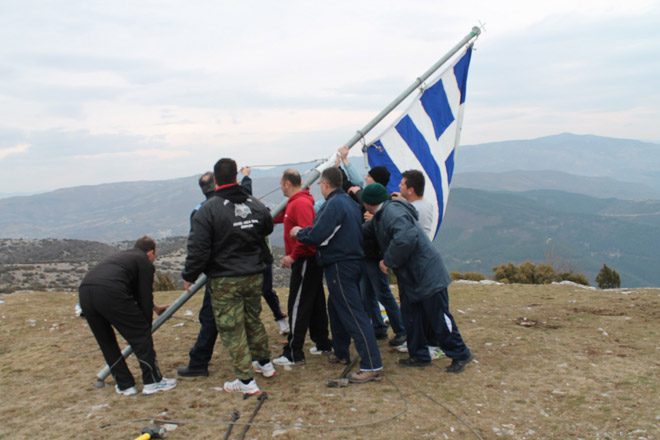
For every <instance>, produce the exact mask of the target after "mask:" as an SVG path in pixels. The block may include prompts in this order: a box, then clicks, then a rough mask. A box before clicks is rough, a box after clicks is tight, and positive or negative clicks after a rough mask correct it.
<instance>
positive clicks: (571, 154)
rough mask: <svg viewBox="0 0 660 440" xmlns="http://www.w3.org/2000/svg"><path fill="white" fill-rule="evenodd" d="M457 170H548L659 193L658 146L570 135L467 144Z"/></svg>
mask: <svg viewBox="0 0 660 440" xmlns="http://www.w3.org/2000/svg"><path fill="white" fill-rule="evenodd" d="M456 170H457V172H495V173H499V172H503V171H516V170H527V171H529V170H551V171H560V172H564V173H570V174H575V175H580V176H592V177H609V178H612V179H616V180H619V181H625V182H636V183H642V184H644V185H647V186H649V187H652V188H654V189H655V190H660V145H658V144H652V143H647V142H641V141H636V140H632V139H614V138H606V137H601V136H593V135H575V134H568V133H565V134H560V135H555V136H547V137H542V138H538V139H529V140H516V141H504V142H491V143H485V144H479V145H465V146H461V147H460V149H459V151H458V153H457V155H456ZM573 192H579V191H573Z"/></svg>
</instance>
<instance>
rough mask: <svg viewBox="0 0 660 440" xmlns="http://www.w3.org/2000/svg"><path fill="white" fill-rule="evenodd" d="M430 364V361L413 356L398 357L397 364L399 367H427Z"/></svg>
mask: <svg viewBox="0 0 660 440" xmlns="http://www.w3.org/2000/svg"><path fill="white" fill-rule="evenodd" d="M429 365H431V361H420V360H419V359H415V358H411V357H409V358H405V359H399V366H400V367H417V368H421V367H428V366H429Z"/></svg>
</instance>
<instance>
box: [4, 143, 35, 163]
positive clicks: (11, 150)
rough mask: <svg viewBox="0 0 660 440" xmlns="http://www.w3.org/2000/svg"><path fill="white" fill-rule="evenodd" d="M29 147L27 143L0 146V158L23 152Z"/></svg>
mask: <svg viewBox="0 0 660 440" xmlns="http://www.w3.org/2000/svg"><path fill="white" fill-rule="evenodd" d="M29 149H30V146H29V145H28V144H18V145H14V146H12V147H5V148H0V160H2V159H4V158H6V157H9V156H12V155H15V154H24V153H27V151H28V150H29Z"/></svg>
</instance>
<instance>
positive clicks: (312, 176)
mask: <svg viewBox="0 0 660 440" xmlns="http://www.w3.org/2000/svg"><path fill="white" fill-rule="evenodd" d="M480 34H481V29H479V27H477V26H475V27H473V28H472V30H471V31H470V33H469V34H467V35H466V36H465V37H463V39H462V40H461V41H460V42H458V44H456V46H454V47H453V48H452V49H451V50H450V51H449V52H447V54H445V56H443V57H442V58H440V59H439V60H438V61H437V62H436V63H435V64H433V65H432V66H431V67H430V68H429V69H428V70H427V71H426V72H424V73H423V74H422V76H420V77H419V78H417V79H416V80H415V81H414V82H413V83H412V84H411V85H410V86H409V87H408V88H407V89H406V90H404V91H403V92H402V93H401V94H400V95H399V96H397V97H396V99H394V101H392V102H391V103H390V104H389V105H388V106H387V107H385V108H384V109H383V110H382V111H381V112H380V113H379V114H378V115H376V117H375V118H373V119H372V120H371V121H370V122H369V123H368V124H367V125H365V126H364V127H363V128H362V130H358V131H357V132H356V133H355V134H354V135H353V137H352V138H350V139H349V140H348V142H346V144H345V145H346V146H347V147H348V148H352V147H353V146H354V145H355V144H356V143H357V142H358V141H359V140H360V139H362V138H363V137H364V136H365V135H366V134H367V133H368V132H369V131H371V130H372V129H373V128H374V127H375V126H376V125H378V123H379V122H380V121H382V120H383V119H385V117H386V116H387V115H388V114H389V113H390V112H391V111H392V110H394V109H395V108H396V107H397V106H398V105H399V104H401V103H402V102H403V101H404V100H405V99H406V98H407V97H408V95H410V94H411V93H412V92H414V91H415V90H417V88H418V87H419V86H421V85H422V84H423V83H424V81H426V80H427V79H428V78H429V77H430V76H431V75H433V73H434V72H435V71H436V70H438V69H439V68H440V67H442V65H443V64H445V63H446V62H447V61H448V60H449V59H450V58H451V57H452V56H454V55H455V54H456V53H457V52H458V51H459V50H461V49H462V48H463V47H464V46H465V45H466V44H468V43H469V42H470V41H471V40H472V39H475V38H476V37H478V36H479V35H480ZM335 157H336V155H332V156H330V158H328V160H327V161H325V162H324V163H322V164H321V165H319V166H317V167H316V168H314V169H313V170H312V171H311V172H310V173H309V175H308V176H307V177H306V178H305V181H304V182H303V184H302V187H303V188H309V187H310V185H311V184H312V183H314V182H315V181H316V180H317V179H318V178H319V177H320V176H321V172H322V171H323V170H324V169H326V168H328V167H331V166H333V165H334V163H335ZM287 200H288V199H287V198H285V199H284V200H282V202H281V203H280V204H279V205H277V207H275V209H273V210H272V211H271V214H272V215H273V217H274V216H276V215H277V214H279V213H280V212H282V210H283V209H284V207H285V206H286V203H287ZM206 280H207V278H206V275H203V274H202V275H201V276H200V277H199V278H198V279H197V281H196V282H195V284H193V285H192V286H190V288H188V290H186V291H184V292H183V293H182V294H181V296H179V298H177V300H176V301H174V302H173V303H172V304H171V305H170V306H169V307H168V308H167V310H165V312H163V314H162V315H160V316H159V317H158V318H157V319H156V321H154V323H153V325H152V326H151V333H153V332H155V331H156V330H157V329H158V328H159V327H160V326H161V325H162V324H163V323H164V322H165V321H167V319H169V317H170V316H172V315H173V314H174V313H176V311H177V310H179V309H180V308H181V306H183V304H184V303H185V302H186V301H188V300H189V299H190V297H192V296H193V295H194V294H195V293H196V292H197V291H198V290H199V289H200V288H201V287H202V286H204V284H206ZM132 352H133V349H132V348H131V346H130V345H129V346H127V347H126V348H124V350H122V355H123V356H124V357H127V356H128V355H130V354H131V353H132ZM109 375H110V368H109V367H108V366H107V365H106V366H105V367H103V368H101V370H100V371H99V372H98V373H97V375H96V379H97V381H96V387H102V386H103V385H104V381H105V379H106V378H107V377H108V376H109Z"/></svg>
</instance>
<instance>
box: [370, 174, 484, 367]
mask: <svg viewBox="0 0 660 440" xmlns="http://www.w3.org/2000/svg"><path fill="white" fill-rule="evenodd" d="M362 202H363V203H364V207H365V209H366V210H367V211H369V212H370V213H372V214H374V217H373V219H372V221H371V222H367V223H365V225H364V234H365V237H367V236H369V237H375V238H376V240H378V244H379V246H380V248H381V250H382V251H383V259H382V260H381V261H380V268H381V270H382V271H383V272H387V270H388V269H390V268H391V269H392V270H394V273H395V274H396V277H397V281H398V284H399V296H400V297H401V311H402V312H403V318H404V320H405V326H406V330H407V343H408V353H409V355H410V357H409V358H408V359H401V360H399V364H400V365H402V366H406V367H423V366H427V365H430V364H431V357H430V355H429V350H428V347H427V341H426V337H425V334H424V326H425V325H428V326H430V328H431V329H432V331H433V333H434V334H435V336H436V337H437V339H438V341H439V343H440V348H441V349H442V351H444V353H445V355H446V356H447V357H448V358H451V360H452V363H451V365H449V366H448V367H447V369H446V371H447V372H448V373H460V372H461V371H463V369H464V368H465V366H466V365H467V364H468V363H469V362H471V361H472V360H473V356H472V353H471V352H470V349H469V348H468V347H467V346H466V345H465V343H464V342H463V338H462V337H461V334H460V332H459V331H458V327H457V326H456V321H454V318H453V316H452V315H451V313H450V312H449V296H448V293H447V286H449V283H450V282H451V278H450V277H449V274H448V273H447V269H446V268H445V265H444V263H443V262H442V257H441V256H440V252H438V251H437V249H435V248H434V247H433V245H432V244H431V241H430V240H429V238H428V236H427V235H426V234H425V233H424V231H422V229H421V227H420V226H419V223H418V222H417V211H416V210H415V208H414V207H413V206H412V205H411V204H410V203H408V202H406V201H403V200H389V195H388V193H387V190H386V189H385V187H384V186H383V185H381V184H379V183H372V184H371V185H368V186H367V187H366V188H365V189H364V191H363V192H362Z"/></svg>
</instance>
